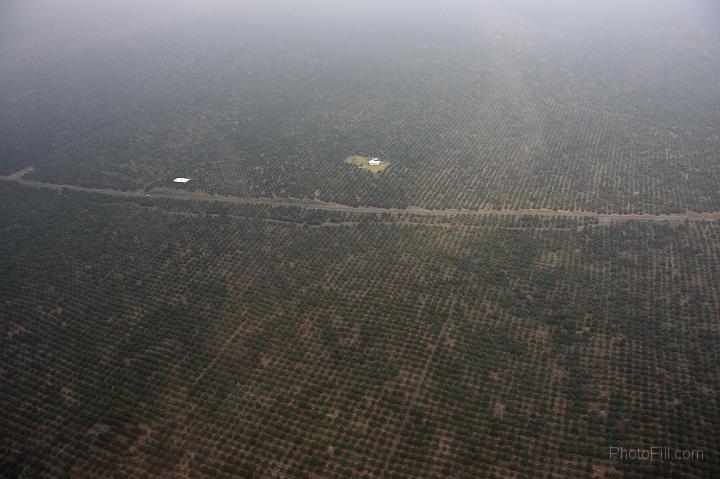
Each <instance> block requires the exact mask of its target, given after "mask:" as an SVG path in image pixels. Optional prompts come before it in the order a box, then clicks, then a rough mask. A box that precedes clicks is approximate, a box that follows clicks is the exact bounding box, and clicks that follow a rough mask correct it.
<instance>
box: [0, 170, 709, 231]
mask: <svg viewBox="0 0 720 479" xmlns="http://www.w3.org/2000/svg"><path fill="white" fill-rule="evenodd" d="M30 171H32V167H31V166H29V167H27V168H24V169H22V170H20V171H18V172H16V173H13V174H11V175H7V176H0V180H4V181H13V182H15V183H18V184H21V185H24V186H28V187H35V188H44V189H54V190H59V189H68V190H73V191H83V192H87V193H99V194H103V195H112V196H126V197H136V198H137V197H140V198H142V197H150V198H169V199H177V200H199V201H214V202H221V203H231V204H254V205H269V206H295V207H300V208H306V209H317V210H334V211H344V212H351V213H361V214H362V213H390V214H401V213H409V214H413V215H423V216H448V215H487V214H495V215H514V216H523V215H538V216H574V217H591V218H598V221H599V222H600V224H608V223H612V222H615V221H670V222H682V221H685V220H689V221H703V220H705V221H708V220H710V221H712V220H720V212H709V213H696V212H687V213H677V214H667V215H651V214H626V215H621V214H600V213H594V212H591V211H568V210H551V209H517V210H510V209H482V210H455V209H447V210H429V209H424V208H416V207H410V208H378V207H373V206H347V205H340V204H338V203H328V202H324V201H317V200H309V199H296V198H261V197H240V196H224V195H214V194H208V193H200V192H190V191H184V190H175V189H172V188H153V189H152V190H151V191H149V192H147V193H146V192H142V191H120V190H111V189H105V188H88V187H83V186H74V185H59V184H55V183H43V182H40V181H32V180H26V179H24V178H23V176H25V174H27V173H29V172H30Z"/></svg>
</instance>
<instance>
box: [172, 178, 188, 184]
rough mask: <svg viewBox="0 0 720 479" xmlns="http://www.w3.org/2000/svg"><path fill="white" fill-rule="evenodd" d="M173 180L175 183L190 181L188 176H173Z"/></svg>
mask: <svg viewBox="0 0 720 479" xmlns="http://www.w3.org/2000/svg"><path fill="white" fill-rule="evenodd" d="M173 181H174V182H175V183H187V182H188V181H190V178H175V179H174V180H173Z"/></svg>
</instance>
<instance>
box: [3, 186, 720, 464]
mask: <svg viewBox="0 0 720 479" xmlns="http://www.w3.org/2000/svg"><path fill="white" fill-rule="evenodd" d="M0 200H1V201H0V205H1V206H0V234H2V237H3V241H2V255H0V258H1V260H0V261H1V264H0V267H1V269H2V271H3V272H4V274H3V275H2V279H1V280H0V303H1V304H2V308H0V316H2V321H1V322H0V324H1V325H2V331H1V334H0V337H2V342H3V347H2V348H1V351H2V365H3V366H2V380H3V391H4V392H3V394H4V407H3V410H2V413H1V414H0V430H2V431H3V436H2V448H0V464H2V473H3V474H4V475H8V476H11V477H12V476H13V475H18V477H58V476H63V475H70V476H73V477H98V476H109V475H110V474H114V475H115V476H116V477H138V476H147V477H171V476H188V477H269V476H271V475H272V474H278V475H280V476H282V477H298V478H304V477H468V478H469V477H528V478H531V477H538V476H542V477H644V476H646V475H660V476H662V477H711V476H712V475H714V474H717V473H718V471H719V470H720V463H718V460H717V457H716V456H714V455H713V454H711V453H710V451H717V450H718V443H717V439H718V436H717V435H716V434H714V431H716V430H717V429H718V427H720V425H719V424H718V420H717V418H718V417H720V411H718V404H717V401H716V398H717V396H718V390H717V385H718V384H720V378H718V371H719V370H720V369H719V368H718V366H719V364H718V363H719V361H720V355H719V353H720V351H719V350H718V344H720V341H718V340H719V339H720V337H718V330H717V317H718V315H719V314H720V312H719V310H718V308H719V303H718V298H719V293H720V292H719V291H718V286H719V285H720V276H719V275H720V270H719V268H720V263H719V261H718V259H719V258H720V224H718V223H717V222H714V223H713V222H695V221H693V222H676V223H664V222H633V221H630V222H626V221H624V222H621V223H617V224H605V225H599V224H597V223H596V222H594V221H589V220H582V219H581V218H569V219H567V218H560V219H556V220H551V219H548V218H543V219H539V220H538V219H525V220H522V219H521V218H522V217H517V218H509V217H506V216H501V215H479V216H477V217H474V218H472V221H471V220H470V218H465V219H464V220H461V219H459V218H456V219H455V220H452V218H447V219H444V218H433V219H429V218H423V219H418V222H413V221H412V218H409V217H407V216H406V215H385V216H383V217H381V216H378V215H368V216H370V218H368V219H366V220H365V221H359V220H358V219H357V218H355V219H353V218H352V215H341V216H339V217H338V218H336V220H335V221H332V218H330V217H329V216H328V215H329V214H330V213H332V212H330V213H323V214H324V215H326V216H324V217H322V220H321V221H310V222H307V221H305V219H303V215H306V214H308V212H303V211H302V210H301V209H293V208H272V207H270V206H254V205H232V206H231V208H230V209H229V211H225V212H223V214H219V213H217V211H216V210H215V208H214V207H213V206H212V205H211V204H207V202H206V203H205V204H202V203H194V202H192V201H182V200H167V199H158V200H156V199H152V198H151V199H145V198H137V199H136V198H130V199H125V198H112V197H109V196H102V195H97V194H86V193H80V192H77V191H66V192H62V191H59V192H55V191H43V190H36V189H33V188H27V187H23V186H19V185H15V184H12V183H7V182H1V183H0ZM30 205H32V206H30ZM337 214H338V215H340V213H337ZM356 216H362V215H356ZM433 221H435V222H437V224H433ZM523 221H525V223H523ZM658 437H662V438H664V439H663V440H664V441H666V442H667V443H668V444H674V445H682V446H687V447H694V448H700V449H703V450H705V451H708V455H707V456H706V460H705V461H701V462H668V463H654V464H643V463H632V462H629V463H613V462H610V461H608V460H607V449H608V447H609V446H612V445H616V444H628V443H630V444H636V443H640V444H650V443H653V441H654V440H656V438H658Z"/></svg>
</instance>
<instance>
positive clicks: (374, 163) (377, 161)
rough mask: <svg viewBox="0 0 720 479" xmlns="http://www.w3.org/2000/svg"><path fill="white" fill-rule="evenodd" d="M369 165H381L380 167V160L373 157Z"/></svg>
mask: <svg viewBox="0 0 720 479" xmlns="http://www.w3.org/2000/svg"><path fill="white" fill-rule="evenodd" d="M368 164H369V165H370V166H379V165H380V158H375V157H374V156H373V157H372V158H370V160H369V161H368Z"/></svg>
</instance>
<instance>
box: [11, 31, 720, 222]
mask: <svg viewBox="0 0 720 479" xmlns="http://www.w3.org/2000/svg"><path fill="white" fill-rule="evenodd" d="M188 28H189V27H188ZM207 28H209V27H207V25H203V24H198V25H196V26H194V27H192V28H191V29H190V30H189V31H185V30H177V31H176V30H170V31H165V32H163V33H158V32H145V33H142V34H137V35H135V36H132V37H131V38H130V39H129V40H128V41H126V42H118V43H112V44H110V45H105V44H103V45H101V46H98V47H95V48H88V49H86V50H83V51H82V55H79V57H78V58H70V59H57V60H53V63H52V71H53V80H54V81H53V83H52V85H50V86H48V85H47V84H46V82H45V76H44V75H40V74H35V75H33V74H32V73H33V70H30V72H29V73H26V74H23V75H12V74H11V73H13V70H12V68H10V67H8V72H9V73H7V74H3V72H0V81H3V82H4V86H5V87H6V89H7V91H8V92H9V93H8V94H7V95H5V96H4V97H2V96H0V127H2V126H3V125H5V124H6V125H7V128H6V129H5V130H3V129H2V128H0V147H2V146H3V145H4V144H7V145H9V146H8V148H9V147H10V146H12V148H13V150H12V152H13V153H12V154H10V153H7V154H3V155H2V158H0V165H2V164H3V163H9V162H11V161H12V162H14V164H15V166H17V169H20V168H22V167H24V166H27V165H29V164H34V165H35V167H36V168H35V171H33V172H32V173H31V174H30V175H29V176H28V178H30V179H36V180H42V181H47V182H51V183H59V184H73V185H81V186H92V187H106V188H115V189H125V190H141V189H151V188H153V187H158V186H167V185H168V184H169V182H170V181H171V180H172V179H173V178H174V177H176V176H185V177H189V178H191V182H190V183H188V184H187V186H186V188H187V189H191V190H195V189H197V190H202V191H205V192H209V193H221V194H229V195H237V196H265V197H270V196H275V197H294V198H319V199H322V200H327V201H336V202H339V203H341V204H347V205H371V206H381V207H406V206H408V205H415V206H421V207H425V208H436V209H438V208H465V209H473V210H477V209H483V208H558V209H565V210H586V211H593V212H600V213H642V212H644V213H670V212H685V211H686V210H694V211H717V210H720V170H719V169H718V158H719V155H720V136H718V126H717V125H718V124H720V86H718V83H717V80H713V79H716V78H720V61H719V60H718V58H720V52H719V51H718V50H717V49H715V46H714V45H713V44H712V43H709V42H708V41H707V39H705V38H699V37H696V36H694V35H693V34H691V33H687V34H683V33H682V32H678V31H675V30H671V29H669V28H668V29H667V32H666V33H667V34H666V35H662V36H659V37H658V38H655V37H649V38H646V37H642V36H640V35H639V34H638V33H637V32H635V31H634V30H631V31H629V32H624V33H623V34H617V35H616V36H608V35H603V36H600V37H597V38H596V37H593V36H591V35H589V34H587V33H585V34H583V35H581V36H580V37H579V38H575V39H573V40H572V41H569V40H568V38H567V36H565V35H563V33H562V31H553V30H550V31H541V32H532V34H526V35H524V36H523V35H518V34H515V35H514V36H508V35H507V34H506V35H504V36H502V37H499V34H498V33H497V32H495V31H492V30H491V31H472V30H467V31H466V30H463V29H455V30H453V31H452V32H448V31H447V30H445V29H442V28H439V27H438V28H435V29H432V30H425V31H414V30H410V31H407V30H398V29H397V26H395V25H384V24H381V25H377V26H375V27H374V28H373V30H374V33H373V34H372V35H368V34H366V33H365V32H364V30H365V28H366V27H365V26H364V25H347V22H342V30H343V33H342V35H341V36H340V38H337V39H336V38H333V40H332V41H328V40H327V39H325V38H324V36H323V35H325V34H327V33H322V32H323V31H324V30H323V29H327V28H330V29H331V30H330V31H334V30H332V29H334V28H340V27H339V26H335V25H331V26H326V25H323V26H322V29H319V30H320V32H315V33H310V32H306V31H303V32H302V34H300V33H293V32H289V33H288V32H285V33H284V35H288V36H289V38H287V39H286V41H285V42H282V43H280V44H278V43H277V42H275V41H270V39H272V34H271V33H269V32H268V33H264V34H258V33H257V32H254V31H253V30H252V29H248V28H242V26H238V25H237V24H236V23H233V22H230V21H227V22H223V21H220V22H218V23H217V24H213V25H212V29H211V32H210V33H208V32H207V31H206V30H205V29H207ZM198 36H200V38H201V40H200V41H198V40H197V37H198ZM188 38H194V39H195V40H194V41H191V40H189V39H188ZM628 44H633V45H634V48H632V49H630V48H627V47H626V45H628ZM147 45H152V46H153V48H151V49H148V48H147ZM289 45H291V46H292V47H290V46H289ZM558 52H561V53H558ZM63 60H65V61H63ZM668 65H672V68H669V67H668ZM630 67H631V68H632V74H626V73H624V72H625V71H626V69H628V68H630ZM6 77H7V78H6ZM78 77H80V78H81V80H78ZM10 92H12V94H13V95H10ZM13 98H14V99H15V101H10V100H11V99H13ZM21 99H22V101H21ZM25 131H27V132H28V133H27V135H28V136H27V138H26V137H25V136H23V135H22V134H21V133H22V132H25ZM30 132H32V133H33V135H31V134H30ZM43 135H44V136H43ZM17 152H20V153H21V154H22V156H23V158H25V159H26V160H25V163H24V164H20V165H17V164H16V163H17V161H18V160H17V157H18V155H19V154H20V153H17ZM0 153H2V150H0ZM353 154H363V155H371V156H378V157H381V158H384V159H386V160H388V161H390V166H389V167H388V169H387V170H385V171H384V172H383V173H382V174H376V175H373V174H370V173H368V172H365V171H361V170H359V169H358V168H355V167H353V166H352V165H348V164H346V163H344V161H343V160H344V159H345V158H346V157H347V156H348V155H353ZM0 172H2V166H0Z"/></svg>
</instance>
